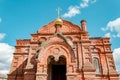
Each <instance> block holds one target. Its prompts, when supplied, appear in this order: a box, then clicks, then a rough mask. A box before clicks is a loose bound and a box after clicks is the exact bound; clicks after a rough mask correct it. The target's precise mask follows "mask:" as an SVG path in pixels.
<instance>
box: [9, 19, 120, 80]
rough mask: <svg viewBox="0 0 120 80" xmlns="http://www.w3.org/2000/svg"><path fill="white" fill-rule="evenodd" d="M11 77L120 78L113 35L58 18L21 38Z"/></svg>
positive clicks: (61, 79) (40, 79)
mask: <svg viewBox="0 0 120 80" xmlns="http://www.w3.org/2000/svg"><path fill="white" fill-rule="evenodd" d="M8 79H9V80H118V73H117V72H116V69H115V64H114V61H113V55H112V50H111V44H110V39H109V38H100V37H99V38H97V37H95V38H91V37H89V35H88V32H87V29H86V21H85V20H82V21H81V27H80V26H78V25H75V24H73V23H71V22H69V21H66V20H62V19H57V20H55V21H52V22H50V23H48V24H47V25H45V26H43V27H42V28H41V29H39V30H38V32H37V33H35V34H31V39H23V40H17V41H16V46H15V52H14V55H13V60H12V65H11V68H10V73H9V74H8Z"/></svg>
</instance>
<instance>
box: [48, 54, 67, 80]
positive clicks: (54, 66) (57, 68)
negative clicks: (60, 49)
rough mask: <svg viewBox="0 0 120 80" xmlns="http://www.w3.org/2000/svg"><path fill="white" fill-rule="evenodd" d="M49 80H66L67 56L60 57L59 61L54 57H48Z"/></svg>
mask: <svg viewBox="0 0 120 80" xmlns="http://www.w3.org/2000/svg"><path fill="white" fill-rule="evenodd" d="M48 80H66V58H65V56H60V57H59V60H58V61H55V59H54V57H53V56H49V57H48Z"/></svg>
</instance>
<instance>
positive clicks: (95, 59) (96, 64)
mask: <svg viewBox="0 0 120 80" xmlns="http://www.w3.org/2000/svg"><path fill="white" fill-rule="evenodd" d="M93 65H94V68H95V69H96V73H100V64H99V60H98V58H93Z"/></svg>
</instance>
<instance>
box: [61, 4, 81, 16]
mask: <svg viewBox="0 0 120 80" xmlns="http://www.w3.org/2000/svg"><path fill="white" fill-rule="evenodd" d="M77 14H80V10H79V7H78V6H70V7H69V8H68V12H67V13H65V14H64V15H63V16H62V17H69V18H71V17H73V16H75V15H77Z"/></svg>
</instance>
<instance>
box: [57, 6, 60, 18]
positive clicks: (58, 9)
mask: <svg viewBox="0 0 120 80" xmlns="http://www.w3.org/2000/svg"><path fill="white" fill-rule="evenodd" d="M60 10H61V8H60V7H58V8H57V12H58V18H60Z"/></svg>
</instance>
